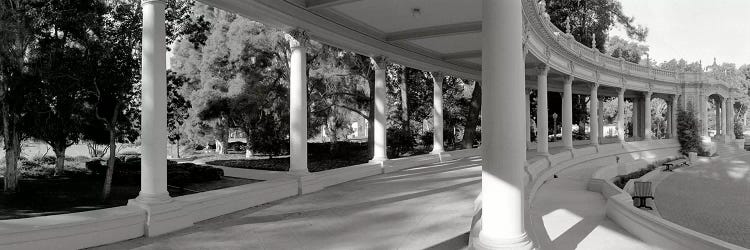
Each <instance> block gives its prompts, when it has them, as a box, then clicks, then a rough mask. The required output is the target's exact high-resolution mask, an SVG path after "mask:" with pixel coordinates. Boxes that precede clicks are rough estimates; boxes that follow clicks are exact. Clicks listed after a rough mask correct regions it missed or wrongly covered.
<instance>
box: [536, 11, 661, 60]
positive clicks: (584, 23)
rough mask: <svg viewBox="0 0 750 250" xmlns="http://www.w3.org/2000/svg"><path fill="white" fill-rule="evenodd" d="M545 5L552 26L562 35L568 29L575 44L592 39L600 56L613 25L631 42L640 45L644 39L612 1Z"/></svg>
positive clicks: (643, 31)
mask: <svg viewBox="0 0 750 250" xmlns="http://www.w3.org/2000/svg"><path fill="white" fill-rule="evenodd" d="M545 4H546V10H547V13H548V14H549V16H550V21H551V22H552V24H554V25H555V26H557V28H559V29H560V30H563V31H566V29H567V26H570V28H571V30H570V33H571V34H572V35H573V37H574V38H575V39H576V41H578V42H580V43H582V44H585V45H587V46H588V45H590V44H591V42H592V40H593V39H594V35H596V48H597V49H598V50H599V51H602V52H604V51H605V47H604V42H605V41H607V40H608V39H609V31H610V30H611V29H612V28H614V27H615V25H616V24H620V25H622V26H623V27H624V28H625V31H626V32H627V35H628V37H629V38H631V39H635V40H637V41H640V42H643V41H645V40H646V37H647V36H648V28H646V27H644V26H641V25H637V24H635V19H634V18H633V17H628V16H626V15H625V13H623V11H622V5H621V4H620V2H619V1H616V0H588V1H560V0H545Z"/></svg>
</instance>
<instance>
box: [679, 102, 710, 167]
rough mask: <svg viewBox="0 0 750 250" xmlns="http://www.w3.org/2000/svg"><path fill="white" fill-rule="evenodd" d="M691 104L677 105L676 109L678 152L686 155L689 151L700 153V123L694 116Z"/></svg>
mask: <svg viewBox="0 0 750 250" xmlns="http://www.w3.org/2000/svg"><path fill="white" fill-rule="evenodd" d="M694 112H695V111H694V109H693V104H692V103H688V107H687V108H683V107H682V106H680V107H678V111H677V140H678V141H679V142H680V153H681V154H683V155H688V153H690V152H695V153H698V154H702V153H703V152H704V150H703V148H702V147H701V136H700V132H699V131H700V125H699V124H698V118H697V117H695V113H694Z"/></svg>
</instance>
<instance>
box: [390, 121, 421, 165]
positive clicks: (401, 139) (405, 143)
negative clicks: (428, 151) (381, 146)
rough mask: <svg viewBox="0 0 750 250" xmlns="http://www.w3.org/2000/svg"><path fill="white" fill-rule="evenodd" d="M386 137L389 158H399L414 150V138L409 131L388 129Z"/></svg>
mask: <svg viewBox="0 0 750 250" xmlns="http://www.w3.org/2000/svg"><path fill="white" fill-rule="evenodd" d="M386 137H387V138H386V141H387V142H388V144H387V146H388V152H387V153H388V158H398V157H399V156H401V155H402V154H404V153H407V152H410V151H411V150H412V149H414V144H415V142H414V137H413V136H412V135H411V133H410V132H409V131H408V130H405V129H399V128H388V132H387V134H386Z"/></svg>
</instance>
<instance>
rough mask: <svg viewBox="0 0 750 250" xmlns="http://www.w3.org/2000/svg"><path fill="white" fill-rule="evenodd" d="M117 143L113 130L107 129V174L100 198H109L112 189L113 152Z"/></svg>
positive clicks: (114, 158) (113, 171)
mask: <svg viewBox="0 0 750 250" xmlns="http://www.w3.org/2000/svg"><path fill="white" fill-rule="evenodd" d="M116 147H117V145H116V144H115V131H114V130H110V131H109V159H107V175H106V177H105V178H104V188H103V189H102V200H107V199H109V194H110V191H111V190H112V175H113V174H114V173H115V160H116V159H117V158H116V157H115V152H117V150H116V149H117V148H116Z"/></svg>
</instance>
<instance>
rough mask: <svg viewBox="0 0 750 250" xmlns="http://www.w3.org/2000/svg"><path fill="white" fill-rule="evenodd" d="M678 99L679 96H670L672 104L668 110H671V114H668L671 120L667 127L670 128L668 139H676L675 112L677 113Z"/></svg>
mask: <svg viewBox="0 0 750 250" xmlns="http://www.w3.org/2000/svg"><path fill="white" fill-rule="evenodd" d="M679 99H680V96H679V95H674V96H672V104H671V106H670V109H671V110H672V112H671V113H670V119H671V120H670V121H669V127H670V128H671V129H670V131H669V132H670V133H669V138H670V139H677V112H678V110H677V106H678V103H679ZM683 108H684V107H683Z"/></svg>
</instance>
